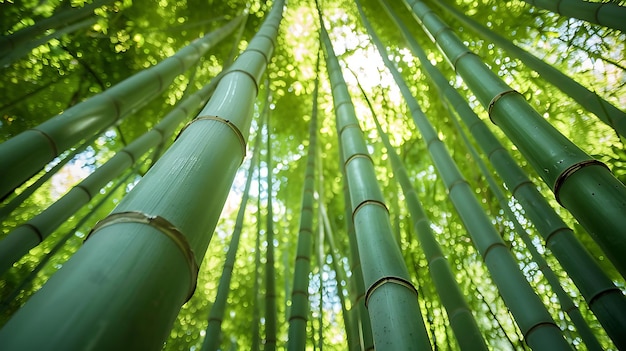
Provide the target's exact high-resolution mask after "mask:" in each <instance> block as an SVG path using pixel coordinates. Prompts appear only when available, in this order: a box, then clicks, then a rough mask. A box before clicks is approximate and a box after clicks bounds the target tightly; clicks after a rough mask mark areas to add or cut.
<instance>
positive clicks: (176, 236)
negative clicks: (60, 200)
mask: <svg viewBox="0 0 626 351" xmlns="http://www.w3.org/2000/svg"><path fill="white" fill-rule="evenodd" d="M119 223H140V224H147V225H149V226H151V227H152V228H154V229H156V230H158V231H159V232H161V233H163V234H165V236H167V237H168V238H170V239H171V240H172V241H173V242H174V244H176V246H178V248H179V249H180V251H181V252H182V254H183V256H184V257H185V260H186V261H187V266H188V267H189V275H190V278H191V286H190V287H189V293H188V295H187V299H186V300H185V301H189V299H190V298H191V296H192V295H193V293H194V291H195V290H196V283H197V280H198V271H199V269H200V268H199V267H198V263H197V262H196V257H195V256H196V255H195V254H194V252H193V250H192V249H191V246H190V245H189V242H188V241H187V237H186V236H185V235H184V234H183V233H182V232H181V231H180V230H179V229H178V228H176V226H174V225H173V224H172V223H170V222H169V221H168V220H167V219H165V218H163V217H161V216H154V215H149V214H146V213H143V212H139V211H127V212H118V213H112V214H110V215H109V216H107V217H106V218H104V219H102V220H101V221H99V222H98V223H96V225H95V226H94V227H93V229H91V231H90V232H89V234H87V237H86V238H85V241H87V239H89V238H90V237H91V236H92V235H93V234H94V233H95V232H96V231H98V230H100V229H102V228H104V227H108V226H110V225H113V224H119Z"/></svg>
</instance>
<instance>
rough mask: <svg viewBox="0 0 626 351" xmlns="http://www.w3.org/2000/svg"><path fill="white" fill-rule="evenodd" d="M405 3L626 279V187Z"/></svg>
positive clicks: (420, 6)
mask: <svg viewBox="0 0 626 351" xmlns="http://www.w3.org/2000/svg"><path fill="white" fill-rule="evenodd" d="M405 2H406V3H407V4H408V5H409V7H410V8H411V9H412V10H413V12H414V14H415V15H416V16H417V18H418V19H419V21H420V23H421V24H422V25H423V27H424V29H425V30H426V31H427V32H429V33H431V35H432V33H434V34H435V35H434V38H435V39H436V41H437V43H438V44H439V47H440V49H441V50H442V52H443V53H444V54H445V55H446V56H447V57H448V59H449V60H450V62H452V63H453V65H454V67H455V69H456V71H457V73H459V74H460V75H461V77H463V79H464V80H465V83H466V84H467V85H468V86H469V87H470V89H472V90H473V92H474V94H475V95H476V97H477V98H478V100H479V101H480V102H481V104H482V105H483V106H484V107H485V108H486V109H487V110H488V111H489V114H490V118H491V119H492V121H493V122H494V123H495V124H496V125H497V126H498V127H499V128H500V129H502V131H503V132H504V133H505V134H506V135H507V136H508V137H509V138H510V139H511V141H512V142H513V143H514V144H515V145H516V146H517V148H518V149H519V150H520V152H521V153H522V154H523V155H524V156H525V158H526V159H527V160H528V162H529V164H530V165H531V166H532V167H533V168H534V169H535V171H536V172H537V173H538V174H539V175H540V176H541V178H542V179H543V181H544V182H545V183H546V184H547V185H548V186H551V187H552V189H553V192H554V194H555V197H556V199H557V201H558V202H559V203H560V204H562V205H563V206H564V207H565V208H567V209H568V210H569V211H570V212H571V213H572V214H573V215H574V217H575V218H576V219H578V221H579V222H580V224H582V225H583V227H585V229H586V230H587V232H588V233H589V234H590V235H591V236H592V237H593V238H594V239H595V241H596V242H597V243H598V244H599V246H600V247H601V248H602V249H603V250H604V252H605V253H606V255H607V257H608V258H609V259H610V260H611V261H612V262H613V264H614V265H615V267H616V268H617V269H618V270H619V272H620V273H621V274H622V275H624V276H626V256H624V254H623V253H624V252H626V226H624V225H623V216H624V213H626V186H624V184H622V183H621V182H620V181H619V180H617V178H615V177H614V176H613V174H612V173H611V172H610V170H609V169H608V168H607V167H606V166H605V165H604V164H602V163H601V162H599V161H597V160H595V159H593V158H592V157H591V156H589V155H587V154H586V153H585V152H584V151H582V150H581V149H580V148H578V147H577V146H576V145H575V144H573V143H572V142H571V141H570V140H568V139H567V138H565V136H563V135H562V134H561V133H560V132H559V131H558V130H556V129H555V128H554V127H553V126H551V125H550V124H549V123H548V122H547V121H546V120H545V119H544V118H543V117H541V116H540V115H539V113H538V112H537V111H535V110H534V109H533V108H532V107H531V106H530V105H529V104H528V103H527V102H526V100H524V98H523V96H522V95H521V94H519V93H516V92H515V91H514V90H513V89H511V88H510V87H509V86H508V85H506V84H505V83H504V82H502V81H501V80H500V79H499V78H498V77H497V76H496V75H495V74H494V73H493V72H491V70H490V69H489V68H488V67H487V66H485V64H484V63H483V62H482V61H481V60H480V58H479V57H478V56H476V55H475V54H473V53H472V52H471V51H470V50H469V49H468V48H467V47H466V46H465V45H464V44H463V43H462V42H461V41H460V40H459V38H458V37H457V36H456V35H455V34H454V32H453V31H452V30H451V29H450V27H448V26H447V25H446V24H445V23H444V22H443V21H441V19H440V18H439V17H438V16H437V15H436V14H434V12H433V11H432V10H430V9H429V8H428V7H427V6H426V5H424V3H423V2H422V1H419V0H410V1H407V0H405Z"/></svg>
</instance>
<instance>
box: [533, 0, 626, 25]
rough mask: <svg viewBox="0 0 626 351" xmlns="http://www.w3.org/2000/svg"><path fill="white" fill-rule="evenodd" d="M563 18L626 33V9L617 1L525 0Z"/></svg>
mask: <svg viewBox="0 0 626 351" xmlns="http://www.w3.org/2000/svg"><path fill="white" fill-rule="evenodd" d="M523 1H524V2H527V3H529V4H531V5H533V6H537V7H541V8H543V9H546V10H548V11H552V12H555V13H558V14H559V15H561V16H567V17H571V18H577V19H581V20H584V21H587V22H589V23H595V24H599V25H602V26H605V27H608V28H613V29H617V30H621V31H622V32H626V20H625V19H626V7H624V6H622V5H619V4H618V3H617V1H610V2H606V1H604V2H592V1H583V0H523Z"/></svg>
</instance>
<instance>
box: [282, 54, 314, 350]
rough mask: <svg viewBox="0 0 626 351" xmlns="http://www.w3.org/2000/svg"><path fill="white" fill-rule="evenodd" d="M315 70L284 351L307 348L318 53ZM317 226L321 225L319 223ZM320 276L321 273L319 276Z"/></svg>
mask: <svg viewBox="0 0 626 351" xmlns="http://www.w3.org/2000/svg"><path fill="white" fill-rule="evenodd" d="M315 72H316V74H317V76H316V78H315V82H314V87H313V94H312V97H311V98H312V100H313V110H312V111H311V121H310V122H309V146H308V150H307V158H306V169H305V171H304V188H303V190H302V210H301V212H300V226H299V230H298V244H297V248H296V261H295V272H294V275H293V289H292V290H291V310H290V315H289V332H288V340H287V350H291V351H295V350H305V349H306V340H307V338H306V326H307V322H308V316H309V304H310V302H309V293H308V289H309V273H311V248H312V245H313V238H312V234H313V205H314V199H313V192H314V191H315V158H316V157H317V152H316V151H317V114H318V110H317V95H318V89H319V53H318V59H317V63H316V69H315ZM318 225H320V224H318ZM320 277H321V276H320Z"/></svg>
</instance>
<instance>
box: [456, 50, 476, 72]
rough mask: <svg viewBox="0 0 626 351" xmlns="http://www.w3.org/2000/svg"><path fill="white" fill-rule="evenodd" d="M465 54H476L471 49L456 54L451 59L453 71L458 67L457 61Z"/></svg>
mask: <svg viewBox="0 0 626 351" xmlns="http://www.w3.org/2000/svg"><path fill="white" fill-rule="evenodd" d="M466 55H474V56H478V55H476V54H475V53H474V52H473V51H470V50H467V51H463V52H462V53H460V54H458V55H456V57H455V58H454V59H453V60H452V68H454V71H455V72H456V71H458V68H457V67H456V66H457V64H458V63H459V60H460V59H461V58H463V56H466Z"/></svg>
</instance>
